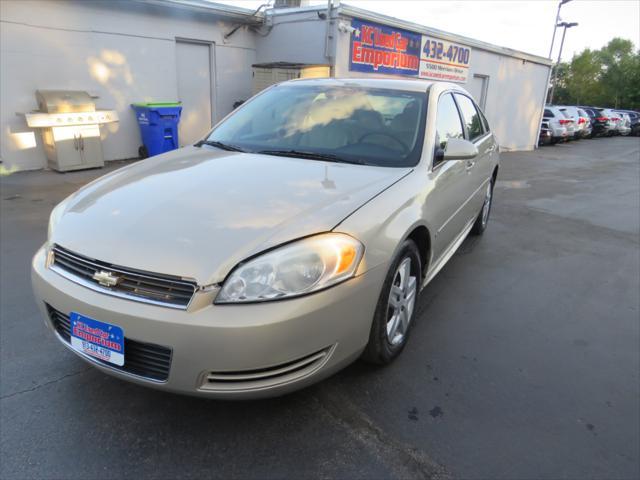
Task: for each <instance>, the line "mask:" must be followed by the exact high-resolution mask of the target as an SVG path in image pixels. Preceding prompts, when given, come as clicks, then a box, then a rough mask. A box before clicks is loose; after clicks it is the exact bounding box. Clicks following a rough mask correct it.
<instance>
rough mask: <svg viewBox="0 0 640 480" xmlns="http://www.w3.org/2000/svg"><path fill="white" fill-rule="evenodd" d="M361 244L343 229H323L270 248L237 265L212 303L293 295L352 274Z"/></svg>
mask: <svg viewBox="0 0 640 480" xmlns="http://www.w3.org/2000/svg"><path fill="white" fill-rule="evenodd" d="M363 252H364V246H363V245H362V244H361V243H360V242H359V241H358V240H356V239H355V238H353V237H350V236H349V235H345V234H342V233H325V234H322V235H316V236H313V237H309V238H305V239H302V240H299V241H297V242H293V243H290V244H288V245H285V246H283V247H280V248H277V249H275V250H271V251H270V252H267V253H265V254H263V255H260V256H258V257H256V258H254V259H252V260H249V261H248V262H246V263H244V264H241V265H240V266H239V267H237V268H236V269H235V270H234V271H233V272H232V273H231V275H229V277H228V278H227V280H226V281H225V282H224V285H223V286H222V289H221V290H220V292H219V293H218V296H217V297H216V300H215V303H242V302H262V301H267V300H277V299H281V298H287V297H294V296H298V295H303V294H305V293H311V292H315V291H318V290H321V289H323V288H327V287H330V286H331V285H335V284H336V283H339V282H341V281H343V280H346V279H347V278H351V277H352V276H353V275H354V274H355V272H356V269H357V268H358V264H359V263H360V260H361V259H362V254H363Z"/></svg>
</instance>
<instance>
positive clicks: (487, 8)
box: [214, 0, 640, 60]
mask: <svg viewBox="0 0 640 480" xmlns="http://www.w3.org/2000/svg"><path fill="white" fill-rule="evenodd" d="M214 1H217V2H218V3H227V4H233V5H237V6H240V7H245V8H257V7H258V6H259V5H261V4H263V3H265V1H261V0H235V1H234V0H214ZM271 3H273V2H271ZM311 3H312V4H326V1H321V0H311ZM343 3H347V4H349V5H353V6H355V7H360V8H364V9H366V10H373V11H375V12H379V13H382V14H385V15H389V16H392V17H396V18H400V19H403V20H408V21H411V22H414V23H419V24H421V25H425V26H428V27H434V28H438V29H440V30H445V31H447V32H452V33H457V34H460V35H464V36H467V37H471V38H475V39H477V40H483V41H485V42H489V43H493V44H495V45H500V46H504V47H509V48H513V49H516V50H522V51H524V52H528V53H533V54H536V55H540V56H543V57H547V56H548V55H549V47H550V46H551V36H552V33H553V24H554V20H555V17H556V12H557V8H558V1H557V0H526V1H525V0H500V1H495V0H492V1H485V0H466V1H441V0H349V1H344V2H343ZM560 17H561V20H564V21H567V22H578V23H579V25H578V26H577V27H574V28H571V29H569V30H567V36H566V39H565V44H564V48H563V50H562V59H563V60H570V59H571V57H572V56H573V54H574V53H579V52H581V51H582V50H583V49H585V48H591V49H598V48H600V47H602V46H604V45H606V44H607V42H609V40H611V39H612V38H614V37H622V38H626V39H629V40H631V41H632V42H633V43H634V45H635V46H636V48H638V47H639V46H640V0H572V1H570V2H569V3H566V4H565V5H563V6H562V10H561V12H560ZM561 35H562V30H561V29H558V34H557V36H556V42H555V48H554V53H553V59H554V60H556V59H557V56H558V49H559V44H560V37H561Z"/></svg>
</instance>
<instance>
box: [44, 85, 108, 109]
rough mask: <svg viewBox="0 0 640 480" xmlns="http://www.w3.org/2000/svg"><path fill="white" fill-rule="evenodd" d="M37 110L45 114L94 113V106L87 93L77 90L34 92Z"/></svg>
mask: <svg viewBox="0 0 640 480" xmlns="http://www.w3.org/2000/svg"><path fill="white" fill-rule="evenodd" d="M36 100H37V101H38V108H39V109H40V111H41V112H45V113H76V112H95V110H96V105H95V103H94V102H93V99H92V98H91V96H90V95H89V94H88V93H87V92H82V91H79V90H36Z"/></svg>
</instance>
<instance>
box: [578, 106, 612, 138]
mask: <svg viewBox="0 0 640 480" xmlns="http://www.w3.org/2000/svg"><path fill="white" fill-rule="evenodd" d="M580 108H581V109H582V110H583V111H585V112H586V114H587V115H588V116H589V120H590V121H591V138H593V137H595V136H598V135H607V134H608V132H609V127H608V124H609V119H608V118H607V117H605V116H604V115H603V114H602V112H600V110H599V109H597V108H595V107H585V106H580Z"/></svg>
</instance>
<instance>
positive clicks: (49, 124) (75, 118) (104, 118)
mask: <svg viewBox="0 0 640 480" xmlns="http://www.w3.org/2000/svg"><path fill="white" fill-rule="evenodd" d="M36 100H37V102H38V108H39V111H34V112H30V113H26V114H25V118H26V120H27V125H29V126H30V127H32V128H38V129H40V131H41V133H42V141H43V143H44V149H45V152H46V155H47V160H48V164H49V167H50V168H53V169H54V170H58V171H59V172H66V171H69V170H80V169H83V168H95V167H102V166H104V157H103V155H102V143H101V141H100V125H101V124H103V123H110V122H117V121H118V113H117V112H116V111H115V110H96V106H95V103H94V101H93V97H91V95H89V94H88V93H87V92H81V91H73V90H37V91H36Z"/></svg>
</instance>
